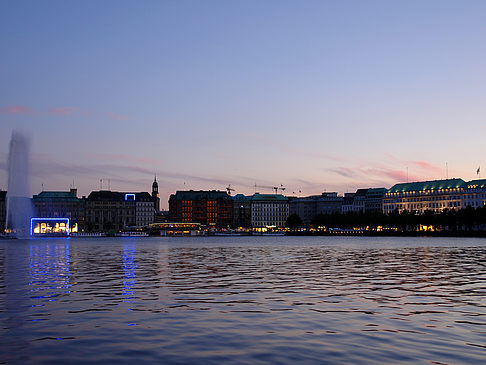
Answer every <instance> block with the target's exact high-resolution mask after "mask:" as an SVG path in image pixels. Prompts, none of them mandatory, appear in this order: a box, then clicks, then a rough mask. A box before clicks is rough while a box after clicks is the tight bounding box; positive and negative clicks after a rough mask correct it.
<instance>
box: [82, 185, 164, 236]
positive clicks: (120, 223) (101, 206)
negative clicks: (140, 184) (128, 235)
mask: <svg viewBox="0 0 486 365" xmlns="http://www.w3.org/2000/svg"><path fill="white" fill-rule="evenodd" d="M154 213H155V210H154V201H153V199H152V196H151V195H150V194H149V193H147V192H141V193H125V192H118V191H109V190H100V191H93V192H91V193H90V194H89V196H88V198H87V199H86V230H87V231H90V232H91V231H95V232H103V231H105V232H106V231H111V230H117V231H119V230H123V229H125V228H127V227H133V226H138V227H140V226H147V225H149V224H150V223H152V222H153V220H154Z"/></svg>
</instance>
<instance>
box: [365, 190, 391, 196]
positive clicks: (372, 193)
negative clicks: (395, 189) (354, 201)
mask: <svg viewBox="0 0 486 365" xmlns="http://www.w3.org/2000/svg"><path fill="white" fill-rule="evenodd" d="M387 191H388V190H387V189H385V188H372V189H368V191H367V192H366V197H367V198H372V197H382V196H383V195H385V194H386V192H387Z"/></svg>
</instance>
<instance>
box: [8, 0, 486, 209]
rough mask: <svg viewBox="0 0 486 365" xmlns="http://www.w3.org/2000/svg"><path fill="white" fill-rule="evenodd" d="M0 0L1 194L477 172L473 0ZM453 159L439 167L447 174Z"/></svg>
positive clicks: (479, 22)
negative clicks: (26, 182) (25, 170)
mask: <svg viewBox="0 0 486 365" xmlns="http://www.w3.org/2000/svg"><path fill="white" fill-rule="evenodd" d="M466 5H467V6H465V4H464V3H459V2H454V1H440V2H439V1H430V2H427V3H423V2H419V1H412V2H407V3H406V4H399V3H386V2H383V1H371V2H366V3H365V2H357V1H349V2H342V3H333V2H314V1H308V2H305V3H297V2H292V1H284V2H282V1H279V2H276V1H268V2H263V3H262V2H252V1H251V2H244V3H243V2H222V1H209V2H204V3H197V2H177V3H172V2H144V3H143V4H139V3H134V2H133V3H131V2H111V1H106V2H103V3H101V4H100V3H96V2H83V3H74V2H73V3H65V2H56V1H50V2H43V3H35V2H27V3H13V2H12V3H10V2H9V3H7V2H4V3H2V5H1V9H2V11H1V12H0V20H1V22H0V29H1V32H0V34H1V35H0V37H2V44H3V52H2V54H3V57H2V59H0V77H1V81H2V87H1V88H0V123H1V125H2V127H1V131H2V133H1V134H0V141H1V146H2V147H1V149H0V188H2V189H4V190H6V189H7V178H6V161H7V154H8V143H9V139H10V135H11V133H12V130H14V129H19V130H23V131H27V132H29V134H30V136H31V140H32V147H31V152H32V182H31V188H32V194H35V193H37V192H39V191H41V188H42V184H43V185H44V190H68V189H69V187H70V185H72V184H73V182H74V185H75V186H76V187H77V188H78V191H79V192H80V194H81V195H87V194H88V193H89V192H90V191H92V190H97V189H98V188H99V186H100V180H101V179H102V180H103V181H104V186H103V188H108V180H109V181H110V185H111V186H110V187H111V189H112V190H119V191H124V190H126V191H149V190H150V185H151V182H152V180H153V176H154V175H157V179H158V181H159V191H160V196H161V198H162V199H161V203H162V207H163V208H164V209H165V208H167V201H166V200H165V199H164V198H163V197H164V196H166V197H168V196H169V195H170V194H171V193H173V192H174V191H176V190H183V189H194V190H199V189H218V190H224V189H225V188H226V186H228V184H231V186H232V187H233V188H234V189H236V193H242V194H252V193H253V192H254V190H255V189H254V185H255V184H257V185H258V186H266V187H269V188H267V190H268V191H265V189H264V188H259V189H258V190H259V191H260V192H262V193H266V192H271V187H272V186H280V185H283V186H285V187H286V194H291V193H292V192H294V191H296V192H297V191H301V192H302V195H312V194H320V193H322V192H323V191H337V192H339V193H341V194H342V193H344V192H353V191H355V190H356V189H358V188H367V187H385V188H390V187H391V186H393V185H394V184H395V183H399V182H406V180H407V175H408V180H409V181H421V180H435V179H444V178H446V177H449V178H453V177H458V178H463V179H464V180H473V179H475V178H478V175H477V173H476V171H477V168H478V167H479V166H482V165H483V162H484V157H482V155H483V148H482V143H483V141H482V138H481V137H482V136H483V135H484V132H485V131H486V124H485V123H484V111H483V109H484V108H483V104H484V100H483V99H484V95H486V93H485V91H486V82H485V81H486V74H485V73H484V63H485V61H484V60H485V59H486V58H485V57H484V56H485V55H486V52H485V51H486V49H485V45H484V42H482V39H483V38H484V34H485V26H484V24H483V19H482V16H481V15H482V14H484V10H486V4H485V3H483V2H479V1H477V2H476V1H471V2H468V3H467V4H466ZM446 164H447V167H446Z"/></svg>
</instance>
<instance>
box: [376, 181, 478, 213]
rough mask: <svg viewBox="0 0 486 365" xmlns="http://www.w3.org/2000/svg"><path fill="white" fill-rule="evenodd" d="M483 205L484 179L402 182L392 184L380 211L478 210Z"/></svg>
mask: <svg viewBox="0 0 486 365" xmlns="http://www.w3.org/2000/svg"><path fill="white" fill-rule="evenodd" d="M485 204H486V180H473V181H470V182H467V183H466V182H465V181H464V180H462V179H447V180H434V181H422V182H413V183H402V184H396V185H394V186H393V187H392V188H391V189H390V190H388V192H387V193H386V194H385V199H384V202H383V212H384V213H385V214H389V213H391V212H393V211H394V210H398V211H399V212H402V211H404V210H407V211H415V212H418V213H423V212H425V211H426V210H430V211H433V212H441V211H443V210H444V209H456V210H457V209H462V208H465V207H466V206H472V207H479V206H483V205H485Z"/></svg>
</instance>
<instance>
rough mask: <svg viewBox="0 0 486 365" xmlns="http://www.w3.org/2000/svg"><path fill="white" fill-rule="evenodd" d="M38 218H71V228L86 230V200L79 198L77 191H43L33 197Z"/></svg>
mask: <svg viewBox="0 0 486 365" xmlns="http://www.w3.org/2000/svg"><path fill="white" fill-rule="evenodd" d="M32 200H33V203H34V207H35V211H36V215H37V217H42V218H69V219H70V224H71V227H76V225H77V230H78V231H81V230H83V229H84V200H83V199H80V198H78V197H77V189H71V190H70V191H42V192H41V193H39V194H37V195H34V196H33V199H32Z"/></svg>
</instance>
